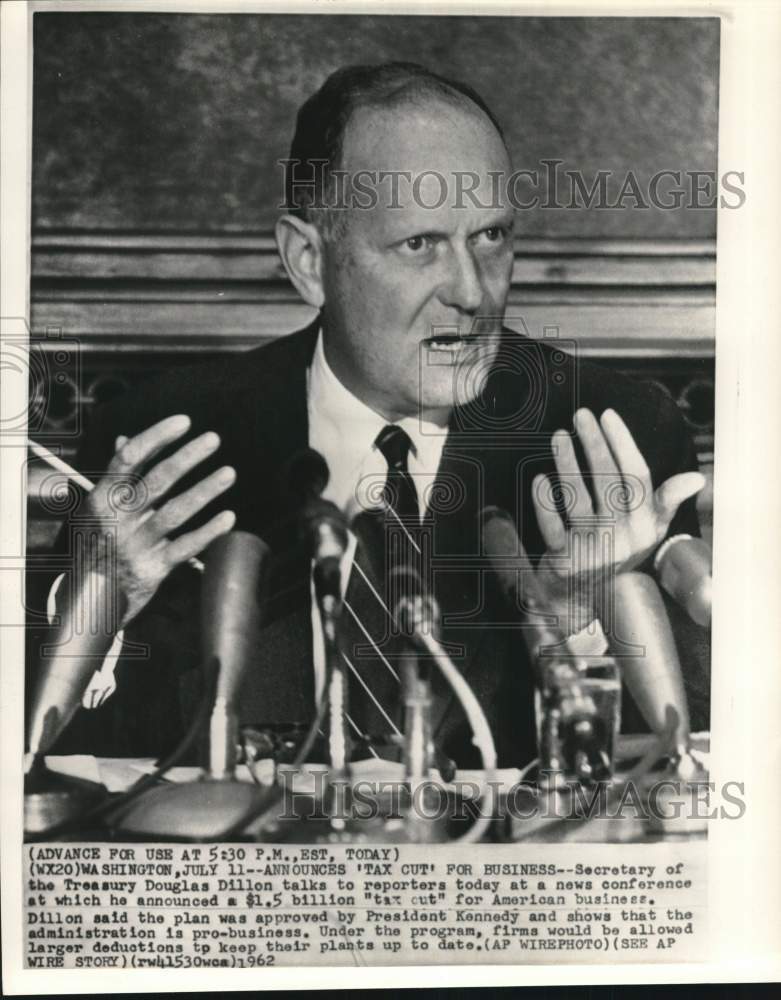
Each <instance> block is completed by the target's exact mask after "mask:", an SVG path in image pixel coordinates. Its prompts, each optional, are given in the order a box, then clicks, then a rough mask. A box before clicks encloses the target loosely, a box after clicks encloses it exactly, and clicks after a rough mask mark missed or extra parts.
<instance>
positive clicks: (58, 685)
mask: <svg viewBox="0 0 781 1000" xmlns="http://www.w3.org/2000/svg"><path fill="white" fill-rule="evenodd" d="M77 577H78V578H77V579H74V578H72V577H69V576H66V577H65V578H64V579H63V582H62V584H61V585H60V592H59V594H58V603H59V604H60V605H61V607H62V611H61V613H60V622H61V624H60V626H59V628H58V629H57V632H56V634H55V637H54V639H53V640H52V642H51V644H47V645H46V646H45V647H44V648H43V651H42V652H43V653H44V654H45V653H46V652H47V650H49V651H50V652H51V654H52V655H47V656H45V657H44V656H43V655H42V656H41V661H42V662H41V673H40V677H39V679H38V683H37V685H36V688H35V693H34V695H33V698H32V703H31V707H30V713H29V717H28V730H27V731H28V749H29V751H30V753H31V754H32V755H33V758H35V757H39V756H41V755H43V754H45V753H46V752H47V751H48V750H49V749H51V747H52V746H53V744H54V743H55V742H56V740H57V738H58V737H59V736H60V734H61V733H62V732H63V730H64V729H65V727H66V726H67V725H68V723H69V722H70V721H71V719H72V718H73V715H74V714H75V712H76V709H77V708H78V707H79V705H80V703H81V699H82V696H83V695H84V692H85V690H86V688H87V685H88V684H89V682H90V679H91V678H92V675H93V673H94V672H95V671H96V670H98V669H100V667H101V666H102V664H103V661H104V660H105V658H106V655H107V653H108V652H109V650H110V649H111V646H112V643H113V642H114V637H115V634H116V631H117V626H118V622H119V621H120V620H121V617H122V614H121V608H119V606H118V604H117V603H116V602H117V593H116V591H115V589H114V584H115V581H114V579H113V577H112V575H111V574H110V573H102V572H97V571H95V570H87V571H85V572H80V571H79V572H78V573H77Z"/></svg>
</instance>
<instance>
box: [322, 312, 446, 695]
mask: <svg viewBox="0 0 781 1000" xmlns="http://www.w3.org/2000/svg"><path fill="white" fill-rule="evenodd" d="M307 411H308V417H309V447H310V448H314V450H315V451H318V452H319V453H320V454H321V455H322V456H323V458H324V459H325V460H326V463H327V465H328V469H329V471H330V478H329V480H328V485H327V486H326V488H325V490H324V491H323V497H324V498H325V499H326V500H331V501H332V502H333V503H335V504H336V506H337V507H338V508H339V509H340V510H341V511H342V512H343V513H344V514H345V515H346V517H347V520H348V523H349V522H350V521H352V519H353V517H354V516H355V515H356V514H357V513H358V512H359V511H361V510H365V509H367V508H370V507H372V506H376V504H374V503H372V499H373V498H374V497H376V496H377V491H376V487H377V486H382V485H384V483H385V480H386V478H387V475H388V463H387V462H386V460H385V458H384V456H383V454H382V452H381V451H380V450H379V449H378V448H377V447H375V444H374V442H375V440H376V439H377V435H378V434H379V433H380V431H381V430H382V429H383V427H386V426H387V425H388V423H389V421H388V420H386V419H385V417H383V416H381V415H380V414H379V413H377V412H376V411H375V410H373V409H372V408H371V407H369V406H367V405H366V403H363V402H362V401H361V400H360V399H358V397H357V396H354V395H353V394H352V393H351V392H350V390H349V389H347V388H345V386H344V385H342V383H341V382H340V381H339V379H338V378H337V377H336V375H334V373H333V371H332V370H331V368H330V366H329V364H328V361H327V360H326V357H325V349H324V347H323V335H322V332H321V333H320V335H319V337H318V338H317V346H316V347H315V353H314V357H313V358H312V366H311V367H310V369H309V373H308V387H307ZM448 417H449V410H447V409H436V410H428V411H422V412H421V413H420V414H416V415H415V416H412V417H405V418H404V419H402V420H397V421H395V424H396V425H397V426H399V427H401V428H403V430H405V431H406V432H407V434H408V435H409V437H410V440H411V441H412V446H411V448H410V451H409V456H408V458H407V468H408V470H409V473H410V476H411V477H412V480H413V482H414V483H415V487H416V489H417V492H418V505H419V507H420V516H421V518H422V517H423V514H424V513H425V511H426V507H427V503H426V500H427V496H428V490H427V487H428V486H430V485H431V484H432V483H433V481H434V478H435V476H436V474H437V471H438V469H439V463H440V460H441V458H442V449H443V448H444V446H445V438H446V437H447V423H448ZM355 547H356V539H355V536H354V535H353V533H352V532H350V533H349V544H348V546H347V550H346V552H345V554H344V557H343V559H342V563H341V569H342V574H341V575H342V591H343V592H344V590H346V587H347V580H348V579H349V575H350V570H351V568H352V564H353V558H354V556H355ZM312 598H313V599H312V638H313V666H314V672H315V694H316V696H317V697H319V695H320V692H321V691H322V686H323V683H324V680H325V651H324V648H323V634H322V628H321V625H320V612H319V610H318V608H317V602H316V601H315V600H314V586H312Z"/></svg>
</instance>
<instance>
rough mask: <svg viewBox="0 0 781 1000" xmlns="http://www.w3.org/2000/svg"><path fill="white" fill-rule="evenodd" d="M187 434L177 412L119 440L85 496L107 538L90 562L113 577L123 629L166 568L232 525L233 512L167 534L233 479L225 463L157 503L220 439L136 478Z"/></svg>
mask: <svg viewBox="0 0 781 1000" xmlns="http://www.w3.org/2000/svg"><path fill="white" fill-rule="evenodd" d="M189 429H190V418H189V417H187V416H183V415H179V416H175V417H168V418H167V419H165V420H161V421H160V422H159V423H157V424H154V426H152V427H149V428H148V429H147V430H145V431H142V432H141V433H140V434H137V435H136V436H135V437H132V438H125V437H121V438H118V439H117V448H116V452H115V454H114V457H113V458H112V459H111V462H110V464H109V466H108V469H107V471H106V474H105V475H104V476H103V477H102V478H101V479H100V480H99V481H98V482H97V484H96V485H95V489H94V490H92V491H91V492H90V493H89V494H88V496H87V500H86V504H87V510H88V512H89V514H90V516H91V518H92V519H94V520H95V521H97V522H98V524H99V525H100V527H101V528H102V529H103V530H102V536H103V538H104V539H110V543H109V544H106V545H103V546H102V549H103V551H102V552H101V553H96V554H95V558H96V560H97V564H98V566H99V567H100V568H101V571H102V572H105V573H111V574H112V575H113V578H114V581H115V586H114V591H115V593H116V597H117V600H118V604H119V607H118V608H117V614H116V620H117V621H118V623H119V626H120V627H124V626H125V625H127V624H128V622H130V621H131V620H132V619H133V618H135V616H136V615H137V614H138V613H139V611H141V610H142V608H144V607H145V605H146V604H147V603H148V602H149V601H150V600H151V599H152V597H153V596H154V594H155V592H156V591H157V588H158V587H159V586H160V584H161V583H162V582H163V580H164V579H165V578H166V576H168V574H169V573H170V572H171V570H173V569H174V568H175V567H176V566H178V565H180V564H181V563H183V562H186V561H187V560H188V559H190V558H192V557H193V556H195V555H197V554H198V553H199V552H201V551H202V550H203V549H205V548H206V546H207V545H209V543H210V542H212V541H213V540H214V539H215V538H217V537H218V536H219V535H222V534H224V533H225V532H227V531H230V529H231V528H232V527H233V525H234V523H235V520H236V516H235V514H234V513H233V512H232V511H229V510H225V511H222V512H221V513H219V514H217V515H216V516H215V517H213V518H212V519H211V520H210V521H208V522H207V523H206V524H204V525H203V526H201V527H199V528H196V529H194V530H192V531H190V532H186V533H185V534H183V535H180V536H179V537H178V538H176V539H174V540H173V541H172V540H170V539H169V537H168V536H169V535H170V534H172V533H173V532H174V531H176V529H178V528H180V527H181V526H182V525H184V524H185V523H186V522H187V521H189V520H190V518H191V517H193V516H194V515H195V514H197V513H199V511H201V510H203V508H204V507H206V506H207V505H208V504H209V503H211V502H212V501H213V500H214V499H216V498H217V497H218V496H219V495H220V494H221V493H224V492H225V490H227V489H228V488H229V487H230V486H232V485H233V483H234V482H235V480H236V472H235V470H234V469H232V468H231V467H230V466H223V467H222V468H220V469H217V471H216V472H213V473H211V475H209V476H206V477H205V478H204V479H202V480H201V481H200V482H198V483H196V484H195V485H194V486H192V487H190V488H189V489H188V490H186V491H185V492H184V493H181V494H180V495H179V496H176V497H173V498H171V499H169V500H167V501H166V502H164V503H161V501H162V500H163V498H164V497H165V495H166V494H167V493H168V491H169V490H170V489H171V487H172V486H174V485H175V484H176V483H177V482H178V481H179V480H180V479H181V478H182V477H183V476H185V475H186V474H187V473H188V472H190V471H191V470H192V469H194V468H195V467H196V466H197V465H199V464H200V463H201V462H203V461H204V460H205V459H207V458H208V457H209V456H210V455H213V454H214V452H215V451H216V450H217V449H218V448H219V446H220V439H219V437H218V436H217V434H214V433H213V432H207V433H205V434H201V435H200V436H199V437H197V438H195V439H194V440H192V441H188V443H187V444H185V445H183V446H182V447H181V448H179V450H178V451H176V452H174V454H173V455H171V456H170V457H168V458H165V459H163V460H162V461H160V462H158V463H157V464H156V465H154V466H152V467H151V468H150V469H148V471H146V472H145V473H144V474H143V475H141V471H140V470H141V469H143V468H144V467H145V466H146V465H147V464H148V463H149V462H150V461H151V460H152V459H153V458H154V456H155V455H157V454H159V453H160V452H161V451H162V450H163V449H165V448H166V447H168V446H169V445H171V444H173V443H174V442H175V441H178V440H179V439H180V438H181V437H183V436H184V435H185V434H186V433H187V431H188V430H189Z"/></svg>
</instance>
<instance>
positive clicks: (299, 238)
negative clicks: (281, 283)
mask: <svg viewBox="0 0 781 1000" xmlns="http://www.w3.org/2000/svg"><path fill="white" fill-rule="evenodd" d="M274 232H275V236H276V239H277V249H278V250H279V256H280V257H281V258H282V263H283V264H284V266H285V270H286V271H287V274H288V277H289V278H290V280H291V281H292V282H293V284H294V285H295V287H296V290H297V292H298V294H299V295H300V296H301V298H302V299H303V300H304V301H305V302H307V303H308V304H309V305H310V306H314V307H315V309H321V308H322V306H323V302H324V301H325V293H324V290H323V240H322V237H321V236H320V233H319V231H318V229H317V227H316V226H314V225H312V223H311V222H305V221H304V220H303V219H299V218H297V217H296V216H295V215H283V216H281V218H280V219H279V220H278V221H277V225H276V229H275V231H274Z"/></svg>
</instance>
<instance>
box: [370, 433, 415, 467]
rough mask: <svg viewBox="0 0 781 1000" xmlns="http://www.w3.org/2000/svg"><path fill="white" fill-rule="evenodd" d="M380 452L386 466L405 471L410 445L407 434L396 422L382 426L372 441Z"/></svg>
mask: <svg viewBox="0 0 781 1000" xmlns="http://www.w3.org/2000/svg"><path fill="white" fill-rule="evenodd" d="M374 443H375V444H376V445H377V447H378V448H379V450H380V451H381V452H382V454H383V456H384V458H385V461H386V462H387V463H388V468H389V469H392V470H393V471H394V472H406V471H407V456H408V455H409V450H410V448H411V447H412V441H411V439H410V436H409V434H407V432H406V431H405V430H404V429H403V428H402V427H399V426H398V425H397V424H388V426H387V427H383V429H382V430H381V431H380V433H379V434H378V435H377V438H376V440H375V442H374Z"/></svg>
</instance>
